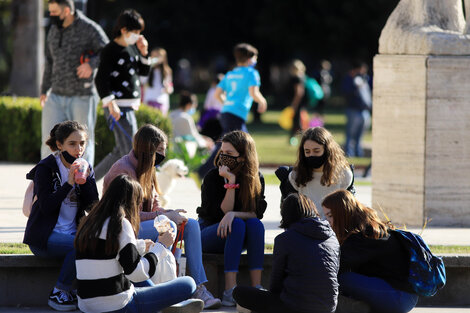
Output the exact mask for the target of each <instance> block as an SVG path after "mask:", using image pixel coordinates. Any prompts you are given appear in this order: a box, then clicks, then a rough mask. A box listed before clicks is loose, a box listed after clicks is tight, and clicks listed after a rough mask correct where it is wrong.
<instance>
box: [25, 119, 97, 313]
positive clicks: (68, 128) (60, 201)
mask: <svg viewBox="0 0 470 313" xmlns="http://www.w3.org/2000/svg"><path fill="white" fill-rule="evenodd" d="M86 142H87V134H86V128H85V126H83V125H81V124H80V123H78V122H75V121H66V122H62V123H59V124H57V125H55V126H54V128H53V129H52V130H51V133H50V138H49V139H48V140H47V142H46V144H47V145H48V146H49V147H50V148H51V150H52V151H54V152H55V153H53V154H51V155H49V156H48V157H47V158H45V159H43V160H41V161H40V162H39V163H38V164H37V165H36V166H35V167H34V168H33V169H32V170H31V171H30V172H29V173H28V174H27V175H26V177H27V178H28V179H31V180H33V181H34V194H35V195H36V196H37V200H36V201H35V202H34V204H33V206H32V209H31V215H30V216H29V219H28V223H27V224H26V230H25V234H24V239H23V242H24V243H25V244H27V245H29V247H30V249H31V251H32V252H33V253H34V255H36V256H40V257H46V258H64V262H63V264H62V268H61V270H60V274H59V278H58V280H57V283H56V286H55V287H54V289H53V290H52V291H51V294H50V296H49V301H48V304H49V306H51V307H52V308H53V309H55V310H60V311H70V310H75V309H76V303H75V302H76V299H75V295H74V294H73V292H72V283H73V281H74V279H75V277H76V269H75V250H74V247H73V242H74V238H75V233H76V231H77V225H78V223H79V221H80V219H81V218H82V217H83V216H84V215H85V210H88V209H89V208H90V207H91V205H92V204H93V202H95V201H97V200H98V190H97V188H96V182H95V174H94V172H93V169H92V168H91V166H89V167H88V171H87V173H86V175H87V178H86V182H85V183H83V184H80V185H79V184H77V183H75V173H76V170H77V169H78V167H79V165H78V164H76V163H74V161H75V160H76V159H77V158H79V157H81V156H83V154H84V152H85V147H86Z"/></svg>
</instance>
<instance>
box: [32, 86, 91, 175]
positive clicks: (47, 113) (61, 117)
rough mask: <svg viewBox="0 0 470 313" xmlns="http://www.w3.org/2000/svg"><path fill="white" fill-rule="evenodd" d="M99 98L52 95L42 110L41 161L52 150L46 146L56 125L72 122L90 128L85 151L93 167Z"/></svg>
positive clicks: (86, 157)
mask: <svg viewBox="0 0 470 313" xmlns="http://www.w3.org/2000/svg"><path fill="white" fill-rule="evenodd" d="M97 105H98V96H97V95H91V96H76V97H68V96H60V95H57V94H55V93H52V92H51V94H50V95H49V96H48V97H47V101H46V103H45V105H44V108H43V109H42V116H41V134H42V136H41V143H42V145H41V159H44V158H45V157H47V156H48V155H49V154H51V150H50V149H49V147H48V146H47V145H46V140H47V139H48V138H49V135H50V133H51V130H52V128H53V127H54V125H55V124H57V123H60V122H64V121H68V120H72V121H77V122H79V123H80V124H83V125H86V126H87V127H88V131H87V134H88V142H87V146H86V150H85V159H86V160H87V161H88V163H90V165H92V166H93V163H94V161H95V124H96V107H97Z"/></svg>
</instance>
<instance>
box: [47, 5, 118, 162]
mask: <svg viewBox="0 0 470 313" xmlns="http://www.w3.org/2000/svg"><path fill="white" fill-rule="evenodd" d="M48 6H49V14H50V21H51V24H52V26H51V28H50V30H49V33H48V34H47V42H46V57H45V64H44V74H43V78H42V85H41V95H40V103H41V106H42V108H43V109H42V116H41V134H42V140H41V142H42V146H41V158H42V159H43V158H45V157H46V156H47V155H48V154H49V153H50V150H49V148H48V147H47V146H46V144H45V142H46V140H47V138H48V136H49V131H50V130H51V129H52V127H53V126H54V125H55V124H57V123H60V122H63V121H67V120H73V121H77V122H79V123H81V124H83V125H86V126H87V128H88V143H87V150H86V152H85V158H86V159H87V161H88V163H89V164H90V165H93V163H94V159H95V123H96V109H97V105H98V97H97V94H96V89H95V85H94V83H93V79H94V74H95V73H96V71H95V70H96V69H97V68H98V65H99V62H100V57H99V56H100V52H101V50H102V49H103V47H104V46H105V45H106V44H107V43H108V41H109V40H108V37H107V36H106V34H105V33H104V31H103V29H101V27H100V26H99V25H98V24H96V23H95V22H93V21H92V20H90V19H89V18H87V17H86V16H85V15H84V14H83V13H82V12H81V11H79V10H75V5H74V1H73V0H49V1H48Z"/></svg>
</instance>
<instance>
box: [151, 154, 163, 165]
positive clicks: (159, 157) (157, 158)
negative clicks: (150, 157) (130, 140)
mask: <svg viewBox="0 0 470 313" xmlns="http://www.w3.org/2000/svg"><path fill="white" fill-rule="evenodd" d="M164 159H165V156H164V155H163V154H160V153H158V152H156V153H155V164H154V165H155V166H157V165H159V164H160V163H162V161H163V160H164Z"/></svg>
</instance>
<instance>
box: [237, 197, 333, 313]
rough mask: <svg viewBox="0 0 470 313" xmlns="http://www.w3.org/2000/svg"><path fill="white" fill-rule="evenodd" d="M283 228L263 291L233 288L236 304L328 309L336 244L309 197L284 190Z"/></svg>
mask: <svg viewBox="0 0 470 313" xmlns="http://www.w3.org/2000/svg"><path fill="white" fill-rule="evenodd" d="M281 216H282V220H281V227H282V228H285V229H286V231H285V232H284V233H282V234H280V235H278V236H277V237H276V239H275V241H274V255H273V267H272V273H271V286H270V288H269V291H267V290H258V289H256V288H252V287H237V288H235V290H234V293H233V297H234V298H235V300H236V301H237V303H238V304H239V305H241V306H242V307H245V308H248V309H250V310H253V311H256V312H260V313H261V312H270V313H276V312H279V313H281V312H282V313H289V312H302V313H310V312H314V313H320V312H321V313H331V312H334V311H335V308H336V302H337V297H338V281H337V274H338V270H339V244H338V240H337V239H336V236H335V234H334V232H333V230H332V229H331V227H330V225H329V224H328V222H327V221H324V220H320V219H319V218H318V212H317V210H316V208H315V205H314V204H313V202H312V201H311V200H310V199H308V198H307V197H305V196H303V195H301V194H296V193H293V194H290V195H289V196H288V197H287V198H286V199H285V200H284V202H283V204H282V208H281Z"/></svg>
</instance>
